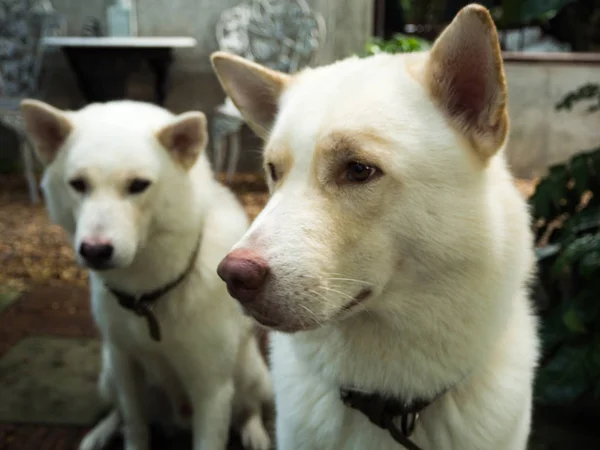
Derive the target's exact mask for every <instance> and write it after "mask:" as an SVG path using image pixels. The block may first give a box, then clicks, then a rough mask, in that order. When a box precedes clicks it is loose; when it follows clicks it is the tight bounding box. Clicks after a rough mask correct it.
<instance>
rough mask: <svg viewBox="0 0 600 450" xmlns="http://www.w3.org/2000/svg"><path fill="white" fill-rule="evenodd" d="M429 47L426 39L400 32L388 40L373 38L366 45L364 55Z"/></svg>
mask: <svg viewBox="0 0 600 450" xmlns="http://www.w3.org/2000/svg"><path fill="white" fill-rule="evenodd" d="M428 48H429V42H427V41H426V40H424V39H421V38H418V37H414V36H407V35H405V34H401V33H398V34H395V35H394V36H393V37H392V38H391V39H389V40H387V41H386V40H383V39H380V38H373V39H371V40H370V41H369V42H368V43H367V45H366V46H365V51H364V53H363V55H362V56H371V55H376V54H378V53H408V52H419V51H423V50H427V49H428Z"/></svg>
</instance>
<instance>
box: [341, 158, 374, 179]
mask: <svg viewBox="0 0 600 450" xmlns="http://www.w3.org/2000/svg"><path fill="white" fill-rule="evenodd" d="M378 172H379V169H378V168H377V167H373V166H367V165H366V164H361V163H357V162H351V163H348V166H347V167H346V180H347V181H349V182H351V183H365V182H366V181H369V180H370V179H372V178H373V176H375V175H376V174H377V173H378Z"/></svg>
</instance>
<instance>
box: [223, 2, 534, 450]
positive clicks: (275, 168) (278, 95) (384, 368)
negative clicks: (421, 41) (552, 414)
mask: <svg viewBox="0 0 600 450" xmlns="http://www.w3.org/2000/svg"><path fill="white" fill-rule="evenodd" d="M212 60H213V65H214V67H215V70H216V72H217V74H218V76H219V78H220V79H221V82H222V84H223V86H224V88H225V90H226V91H227V93H228V95H229V96H230V97H231V98H232V100H233V102H234V103H235V104H236V106H237V107H238V108H239V109H240V111H241V112H242V113H243V114H244V116H245V118H246V120H247V121H248V123H249V124H250V125H251V126H252V127H253V128H254V130H255V131H256V132H257V133H258V134H260V135H261V136H262V137H263V138H264V139H265V141H266V142H265V150H264V160H265V166H266V170H267V173H268V178H269V180H270V181H269V183H270V189H271V193H272V195H271V198H270V200H269V202H268V204H267V206H266V207H265V209H264V210H263V212H262V213H261V214H260V215H259V217H258V218H257V219H256V221H255V222H254V224H253V225H252V226H251V227H250V229H249V231H248V232H247V233H246V235H245V236H244V237H243V238H242V239H241V240H240V241H239V242H238V243H237V245H236V246H235V248H234V250H233V251H232V252H231V253H230V254H229V255H228V256H227V258H226V259H224V261H223V262H222V263H221V265H220V267H219V273H220V275H221V276H222V278H223V279H224V280H225V281H226V282H227V283H228V287H229V290H230V292H231V294H232V295H233V296H234V297H236V298H237V299H238V300H239V301H240V302H241V303H242V304H243V305H244V307H245V308H246V310H247V311H248V312H250V313H251V314H252V315H253V316H254V317H255V318H256V319H257V320H258V321H259V322H261V323H263V324H264V325H266V326H268V327H270V328H272V329H274V330H276V332H275V333H274V334H272V364H273V377H274V383H275V398H276V410H277V419H276V434H277V447H278V449H279V450H365V449H377V450H382V449H389V450H392V449H398V448H402V446H404V447H406V448H410V449H418V448H422V449H424V450H523V449H525V448H526V443H527V440H528V435H529V430H530V420H531V405H532V383H533V378H534V371H535V366H536V359H537V353H538V339H537V335H536V319H535V317H534V315H533V314H532V311H531V306H530V302H529V300H528V282H529V280H530V278H531V275H532V272H533V268H534V252H533V238H532V234H531V232H530V223H529V216H528V211H527V206H526V203H525V201H524V200H523V198H522V197H521V195H520V194H519V192H518V191H517V189H516V188H515V186H514V184H513V180H512V177H511V175H510V174H509V170H508V169H507V165H506V162H505V157H504V151H503V147H504V144H505V141H506V136H507V131H508V117H507V107H506V102H507V93H506V81H505V76H504V71H503V66H502V59H501V54H500V47H499V45H498V38H497V34H496V30H495V27H494V24H493V21H492V19H491V17H490V15H489V13H488V11H487V10H486V9H485V8H483V7H482V6H479V5H470V6H468V7H466V8H465V9H463V10H462V11H461V12H460V13H459V14H458V15H457V17H456V18H455V19H454V21H453V22H452V23H451V24H450V25H449V26H448V28H447V29H446V30H445V31H444V32H443V33H442V34H441V36H440V37H439V38H438V40H437V41H436V42H435V44H434V46H433V48H432V49H431V51H429V52H423V53H415V54H402V55H390V54H382V55H377V56H374V57H370V58H365V59H359V58H349V59H347V60H343V61H340V62H337V63H334V64H331V65H329V66H325V67H319V68H316V69H307V70H304V71H302V72H300V73H299V74H297V75H293V76H289V75H285V74H282V73H278V72H274V71H272V70H270V69H267V68H265V67H261V66H259V65H257V64H255V63H252V62H250V61H247V60H244V59H242V58H239V57H236V56H234V55H230V54H227V53H222V52H219V53H216V54H214V55H213V58H212ZM369 419H370V420H369ZM372 422H373V423H372Z"/></svg>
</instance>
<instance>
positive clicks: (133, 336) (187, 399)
mask: <svg viewBox="0 0 600 450" xmlns="http://www.w3.org/2000/svg"><path fill="white" fill-rule="evenodd" d="M22 111H23V115H24V117H25V120H26V124H27V128H28V131H29V133H30V135H31V137H32V138H33V140H34V142H35V144H36V147H37V150H38V152H39V155H40V156H41V157H42V159H43V160H44V161H45V162H46V163H47V167H46V169H45V172H44V177H43V181H42V187H43V190H44V192H45V196H46V200H47V206H48V210H49V213H50V216H51V218H52V219H53V221H55V222H56V223H58V224H60V225H61V226H62V227H63V228H64V229H65V230H66V231H67V233H68V235H69V236H70V238H71V240H72V242H73V245H74V247H75V251H76V252H77V258H78V260H79V261H80V262H81V263H82V264H83V265H85V266H87V267H88V268H89V269H90V283H91V293H92V309H93V315H94V319H95V321H96V324H97V325H98V327H99V329H100V332H101V335H102V340H103V369H102V374H101V376H100V381H99V386H100V391H101V394H102V396H103V397H104V398H105V399H106V400H107V401H108V402H110V403H111V404H112V405H114V411H113V412H112V413H111V414H109V415H108V416H107V417H106V418H105V419H104V420H103V421H101V422H100V423H99V424H98V425H97V426H96V427H95V428H94V429H93V430H92V431H91V432H90V433H89V434H88V435H87V436H86V437H85V438H84V440H83V441H82V443H81V448H82V449H86V450H88V449H97V448H100V447H102V446H103V445H104V444H105V443H106V442H107V441H108V440H109V439H110V438H111V437H112V436H113V435H114V434H115V432H116V431H117V430H118V429H119V428H120V425H121V423H122V424H123V432H124V438H125V446H126V449H128V450H145V449H148V448H149V430H148V423H149V422H151V421H160V422H162V423H165V422H166V423H167V424H173V423H175V424H177V425H183V426H186V425H191V427H192V429H193V442H194V449H195V450H223V449H225V447H226V444H227V439H228V430H229V425H230V422H233V423H234V424H235V425H236V426H237V428H238V430H239V431H240V434H241V437H242V440H243V442H244V444H245V445H246V447H247V448H250V449H253V450H266V449H267V448H269V447H270V443H269V437H268V435H267V433H266V431H265V428H264V425H263V421H262V417H261V410H262V407H263V406H265V404H266V403H268V402H270V401H271V400H272V391H271V387H270V380H269V374H268V369H267V367H266V364H265V362H264V361H263V359H262V357H261V355H260V352H259V349H258V346H257V342H256V338H255V336H254V333H253V323H252V321H251V319H249V318H247V317H245V316H244V315H243V313H242V310H241V308H240V306H239V304H238V303H237V302H236V301H235V300H234V299H232V298H231V297H230V296H229V295H228V293H227V290H226V287H225V285H224V283H223V282H222V281H221V280H220V279H219V278H218V276H217V274H216V269H217V265H218V263H219V261H220V260H221V259H222V258H223V257H224V256H225V255H226V254H227V252H228V251H229V249H230V248H231V247H232V245H233V244H234V243H235V242H236V241H237V240H238V239H239V238H240V237H241V236H242V235H243V233H244V232H245V231H246V229H247V226H248V222H247V218H246V216H245V213H244V210H243V208H242V207H241V205H240V204H239V203H238V202H237V200H236V199H235V197H234V196H233V194H232V193H231V192H229V191H228V190H227V189H226V188H224V187H223V186H221V185H220V184H219V183H218V182H217V181H216V180H215V179H214V177H213V174H212V172H211V169H210V166H209V163H208V160H207V158H206V156H205V155H204V154H203V150H204V148H205V145H206V141H207V132H206V120H205V117H204V115H203V114H202V113H199V112H190V113H185V114H182V115H180V116H173V115H172V114H171V113H169V112H167V111H166V110H164V109H162V108H159V107H156V106H152V105H148V104H142V103H136V102H127V101H122V102H111V103H106V104H93V105H90V106H88V107H86V108H84V109H82V110H80V111H77V112H63V111H59V110H57V109H55V108H53V107H51V106H49V105H47V104H44V103H41V102H38V101H32V100H27V101H25V102H24V103H23V105H22Z"/></svg>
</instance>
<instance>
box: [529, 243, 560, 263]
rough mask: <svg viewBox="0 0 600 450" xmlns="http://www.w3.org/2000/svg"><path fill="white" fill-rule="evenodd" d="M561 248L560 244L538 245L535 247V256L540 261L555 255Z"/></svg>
mask: <svg viewBox="0 0 600 450" xmlns="http://www.w3.org/2000/svg"><path fill="white" fill-rule="evenodd" d="M560 250H561V246H560V245H559V244H550V245H545V246H543V247H537V248H536V249H535V256H536V258H537V260H538V262H542V261H544V260H545V259H547V258H551V257H553V256H555V255H556V254H558V252H559V251H560Z"/></svg>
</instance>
